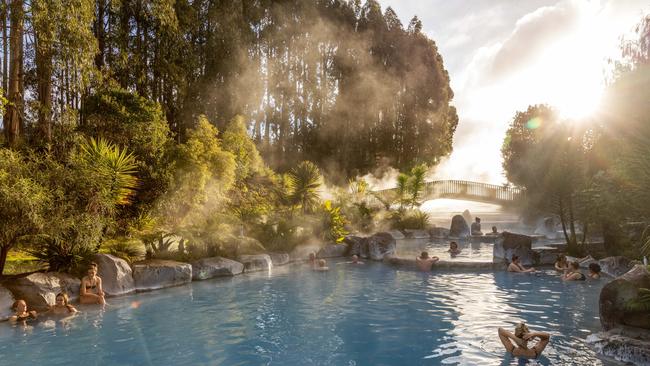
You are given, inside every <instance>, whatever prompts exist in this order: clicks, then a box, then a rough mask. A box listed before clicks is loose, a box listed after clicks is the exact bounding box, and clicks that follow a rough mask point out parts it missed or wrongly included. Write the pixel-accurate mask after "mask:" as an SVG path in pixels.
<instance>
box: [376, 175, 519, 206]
mask: <svg viewBox="0 0 650 366" xmlns="http://www.w3.org/2000/svg"><path fill="white" fill-rule="evenodd" d="M394 191H395V188H391V189H385V190H380V191H377V193H378V194H379V195H381V196H387V195H389V194H391V192H394ZM525 194H526V192H525V191H524V190H522V189H519V188H516V187H506V186H499V185H496V184H488V183H480V182H471V181H465V180H435V181H431V182H427V183H426V186H425V188H424V194H423V197H422V199H423V200H425V201H426V200H432V199H436V198H452V199H464V200H469V201H478V202H486V203H496V204H509V203H513V202H516V201H518V200H520V199H522V198H523V197H524V196H525Z"/></svg>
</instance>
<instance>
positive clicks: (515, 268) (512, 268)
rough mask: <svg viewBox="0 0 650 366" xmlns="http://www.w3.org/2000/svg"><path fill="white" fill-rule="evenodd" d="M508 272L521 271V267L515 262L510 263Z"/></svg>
mask: <svg viewBox="0 0 650 366" xmlns="http://www.w3.org/2000/svg"><path fill="white" fill-rule="evenodd" d="M508 272H521V268H519V266H518V265H516V264H514V263H510V265H509V266H508Z"/></svg>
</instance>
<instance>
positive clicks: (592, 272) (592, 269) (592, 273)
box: [589, 263, 601, 280]
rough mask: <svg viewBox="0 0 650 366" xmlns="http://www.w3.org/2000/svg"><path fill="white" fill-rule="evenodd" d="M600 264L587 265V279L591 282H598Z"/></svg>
mask: <svg viewBox="0 0 650 366" xmlns="http://www.w3.org/2000/svg"><path fill="white" fill-rule="evenodd" d="M600 271H601V268H600V264H598V263H590V264H589V278H591V279H592V280H598V279H600Z"/></svg>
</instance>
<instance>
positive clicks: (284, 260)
mask: <svg viewBox="0 0 650 366" xmlns="http://www.w3.org/2000/svg"><path fill="white" fill-rule="evenodd" d="M269 256H270V257H271V263H273V265H274V266H284V265H285V264H288V263H289V262H291V256H290V255H289V253H269Z"/></svg>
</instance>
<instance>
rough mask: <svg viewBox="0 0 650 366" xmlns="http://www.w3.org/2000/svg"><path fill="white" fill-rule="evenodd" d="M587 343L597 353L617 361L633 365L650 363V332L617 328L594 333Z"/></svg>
mask: <svg viewBox="0 0 650 366" xmlns="http://www.w3.org/2000/svg"><path fill="white" fill-rule="evenodd" d="M587 343H590V344H592V345H593V347H594V349H595V350H596V352H597V353H599V354H601V355H603V356H606V357H610V358H613V359H615V360H617V361H620V362H624V363H626V364H633V365H650V333H648V332H647V331H646V332H641V333H640V332H638V331H635V330H629V329H628V328H616V329H613V330H611V331H608V332H601V333H598V334H592V335H590V336H589V337H587Z"/></svg>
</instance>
